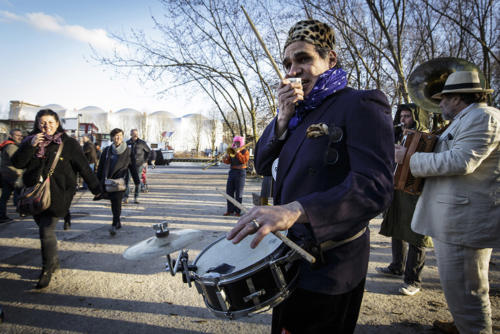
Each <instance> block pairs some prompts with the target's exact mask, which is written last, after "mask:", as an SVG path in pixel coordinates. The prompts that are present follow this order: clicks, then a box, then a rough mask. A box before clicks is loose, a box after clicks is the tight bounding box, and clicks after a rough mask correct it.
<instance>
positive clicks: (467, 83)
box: [432, 71, 493, 99]
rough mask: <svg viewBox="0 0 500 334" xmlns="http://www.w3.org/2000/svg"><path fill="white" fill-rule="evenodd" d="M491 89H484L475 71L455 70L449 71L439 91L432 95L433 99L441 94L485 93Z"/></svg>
mask: <svg viewBox="0 0 500 334" xmlns="http://www.w3.org/2000/svg"><path fill="white" fill-rule="evenodd" d="M492 92H493V89H484V88H483V87H481V82H480V81H479V74H478V73H477V72H476V71H457V72H453V73H451V74H450V75H449V76H448V78H447V79H446V82H445V84H444V87H443V90H442V91H441V93H437V94H434V95H432V98H433V99H441V98H442V95H443V94H449V93H486V94H490V93H492Z"/></svg>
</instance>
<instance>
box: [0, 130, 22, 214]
mask: <svg viewBox="0 0 500 334" xmlns="http://www.w3.org/2000/svg"><path fill="white" fill-rule="evenodd" d="M22 139H23V133H22V132H21V130H19V129H12V130H10V137H9V138H8V139H7V140H6V141H4V142H3V143H2V144H0V150H1V157H2V162H1V167H0V172H1V180H0V182H1V183H2V196H1V197H0V224H2V223H8V222H10V221H12V219H11V218H10V217H8V216H7V202H8V201H9V198H10V195H11V194H12V193H14V206H15V205H17V199H18V197H19V192H20V190H21V185H22V173H23V170H22V169H18V168H16V167H14V166H13V165H12V161H11V158H12V156H13V155H14V153H16V151H17V149H18V148H19V144H21V140H22Z"/></svg>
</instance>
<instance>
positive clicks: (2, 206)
mask: <svg viewBox="0 0 500 334" xmlns="http://www.w3.org/2000/svg"><path fill="white" fill-rule="evenodd" d="M0 182H2V196H1V197H0V218H5V217H7V202H8V201H9V198H10V195H11V194H12V193H14V205H17V198H18V197H19V192H20V189H19V188H16V187H14V185H13V184H12V183H11V182H9V181H8V180H4V179H3V178H2V179H1V180H0Z"/></svg>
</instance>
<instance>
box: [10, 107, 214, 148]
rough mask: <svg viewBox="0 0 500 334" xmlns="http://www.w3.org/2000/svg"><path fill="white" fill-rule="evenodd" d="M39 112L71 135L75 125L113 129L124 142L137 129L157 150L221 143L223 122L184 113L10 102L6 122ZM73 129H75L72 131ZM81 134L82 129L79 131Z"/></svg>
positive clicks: (29, 117) (24, 119)
mask: <svg viewBox="0 0 500 334" xmlns="http://www.w3.org/2000/svg"><path fill="white" fill-rule="evenodd" d="M40 109H52V110H54V111H55V112H56V113H57V114H58V115H59V117H60V118H61V120H62V122H63V127H64V128H65V129H67V130H70V131H71V132H74V130H76V126H75V125H74V123H75V120H76V121H77V123H80V124H82V123H86V124H94V125H95V126H96V127H97V128H98V129H99V130H98V133H101V134H105V135H107V134H109V132H110V131H111V130H112V129H114V128H120V129H122V130H123V131H124V135H125V139H128V138H129V135H130V130H132V129H138V131H139V137H140V138H141V139H144V140H145V141H147V142H148V143H150V144H156V145H155V146H157V147H159V148H164V147H165V145H167V144H168V145H170V146H172V147H173V148H174V149H175V150H176V151H191V150H193V149H196V146H198V150H199V151H200V152H204V151H207V150H210V149H211V148H212V141H213V142H214V147H219V146H220V145H221V143H222V137H223V136H222V128H223V127H222V122H221V121H219V120H215V121H214V120H210V119H208V118H206V117H205V116H203V115H201V114H186V115H184V116H182V117H175V115H174V114H172V113H171V112H168V111H164V110H160V111H155V112H153V113H150V114H146V113H143V112H140V111H138V110H136V109H133V108H123V109H120V110H118V111H116V112H112V111H109V112H107V111H105V110H104V109H102V108H100V107H97V106H87V107H84V108H81V109H78V110H77V109H73V110H69V109H67V108H65V107H63V106H60V105H58V104H49V105H46V106H43V107H40V106H37V105H34V104H30V103H26V102H22V101H11V105H10V112H9V120H10V121H11V123H15V122H21V121H22V122H27V123H28V122H31V124H30V125H29V126H30V127H32V124H33V123H32V122H33V121H34V119H35V116H36V113H37V112H38V110H40ZM73 128H75V129H73ZM80 131H81V130H80Z"/></svg>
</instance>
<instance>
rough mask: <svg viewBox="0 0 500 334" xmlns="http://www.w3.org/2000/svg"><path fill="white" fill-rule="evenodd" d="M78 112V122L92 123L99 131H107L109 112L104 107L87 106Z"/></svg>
mask: <svg viewBox="0 0 500 334" xmlns="http://www.w3.org/2000/svg"><path fill="white" fill-rule="evenodd" d="M78 114H80V115H81V116H80V123H93V124H94V125H95V126H96V127H97V128H98V129H99V133H109V132H110V131H111V129H110V128H109V113H108V112H106V111H105V110H104V109H101V108H99V107H96V106H87V107H84V108H82V109H79V110H78Z"/></svg>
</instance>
